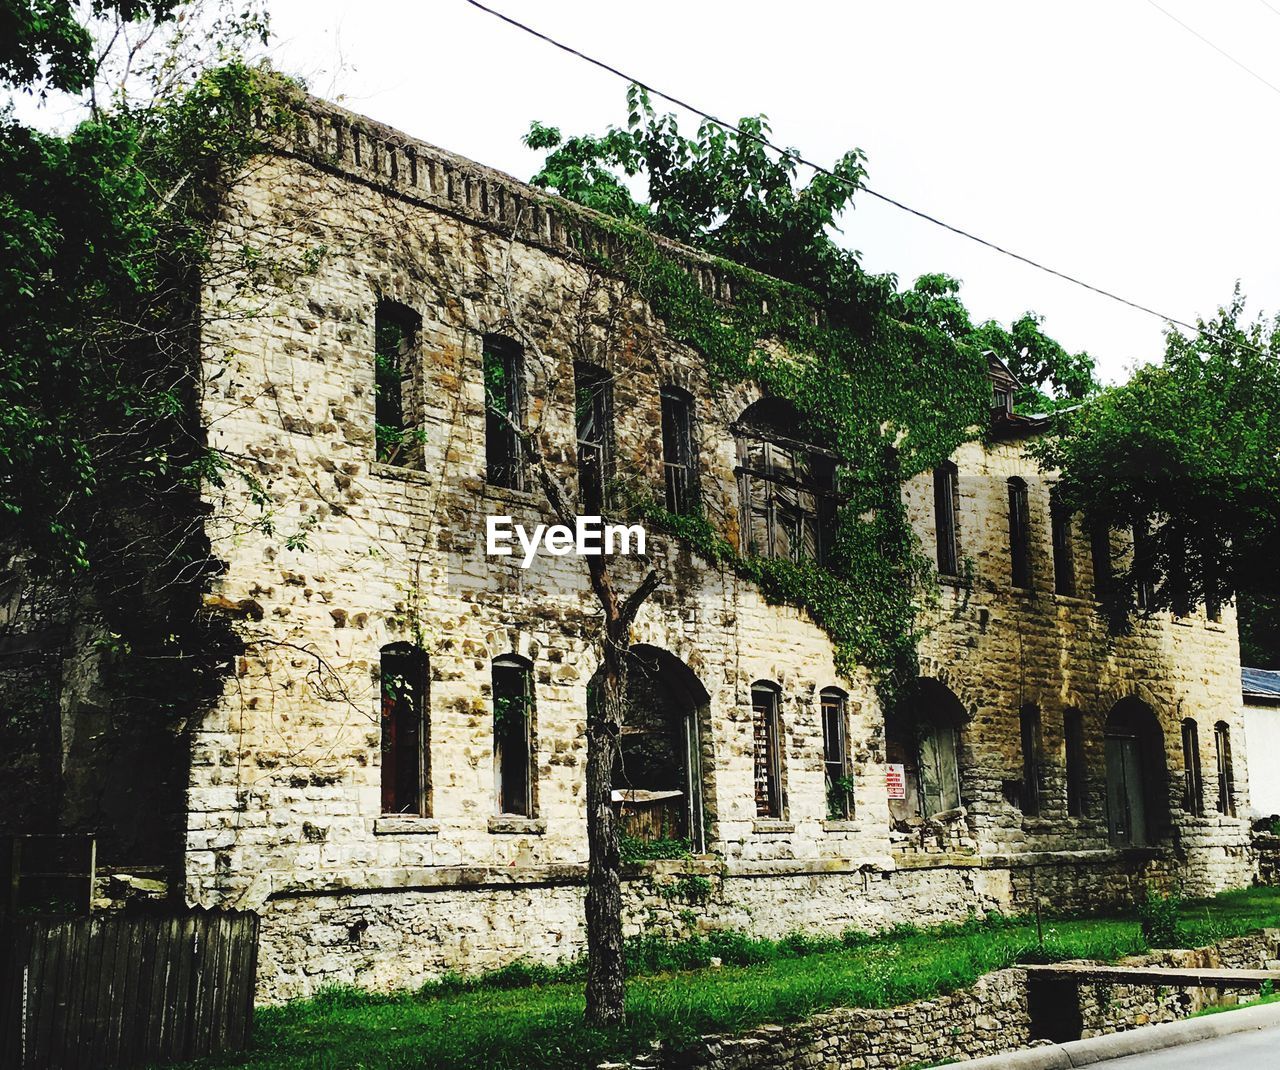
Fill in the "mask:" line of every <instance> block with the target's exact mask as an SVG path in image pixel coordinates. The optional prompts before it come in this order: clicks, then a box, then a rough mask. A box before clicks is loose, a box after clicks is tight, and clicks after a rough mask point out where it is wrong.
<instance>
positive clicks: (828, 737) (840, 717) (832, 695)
mask: <svg viewBox="0 0 1280 1070" xmlns="http://www.w3.org/2000/svg"><path fill="white" fill-rule="evenodd" d="M820 697H821V707H822V760H823V768H824V771H825V773H826V787H827V816H828V817H830V818H836V819H842V818H843V819H848V818H850V817H852V816H853V805H854V804H853V779H852V777H851V776H850V769H849V740H848V698H847V696H846V695H845V693H844V692H843V691H841V690H840V689H839V688H838V687H826V688H823V689H822V695H821V696H820Z"/></svg>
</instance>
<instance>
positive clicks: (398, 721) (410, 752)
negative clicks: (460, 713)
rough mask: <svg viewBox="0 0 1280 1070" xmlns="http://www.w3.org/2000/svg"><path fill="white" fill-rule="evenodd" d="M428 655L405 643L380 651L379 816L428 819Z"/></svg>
mask: <svg viewBox="0 0 1280 1070" xmlns="http://www.w3.org/2000/svg"><path fill="white" fill-rule="evenodd" d="M427 681H428V672H427V655H426V654H425V653H424V652H423V651H422V650H420V649H418V648H417V647H415V646H413V645H411V644H409V643H391V644H389V645H388V646H384V647H383V648H382V656H381V659H380V662H379V685H380V690H381V700H380V704H379V705H380V709H381V712H382V717H381V721H382V812H383V813H384V814H417V815H418V816H419V817H429V816H430V813H431V808H430V792H429V786H430V773H431V766H430V755H431V749H430V738H431V734H430V724H429V721H428V717H427V710H428V706H429V703H428V696H427V687H428V683H427Z"/></svg>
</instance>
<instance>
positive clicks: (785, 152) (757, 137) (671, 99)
mask: <svg viewBox="0 0 1280 1070" xmlns="http://www.w3.org/2000/svg"><path fill="white" fill-rule="evenodd" d="M465 2H466V3H468V4H470V5H471V6H472V7H474V8H476V9H477V10H480V11H483V12H484V13H485V14H487V15H492V16H493V17H494V18H496V19H499V20H500V21H502V22H505V23H507V24H508V25H509V26H514V27H515V28H516V29H517V30H521V31H522V32H524V33H527V34H529V35H530V36H532V37H536V38H538V40H540V41H544V42H546V43H547V44H549V45H551V46H552V47H554V48H558V49H559V50H560V51H561V52H567V53H568V54H569V55H571V56H574V57H575V58H577V59H580V60H582V61H584V62H585V63H589V64H591V65H592V66H593V67H598V68H599V69H600V70H603V71H607V72H608V73H609V74H612V75H614V76H615V77H617V78H621V79H622V80H623V81H626V82H629V83H631V84H633V85H638V86H639V87H640V88H641V89H644V90H645V91H646V92H648V93H650V94H651V95H653V96H655V97H660V98H661V99H662V100H665V101H667V102H668V103H669V104H674V105H675V106H676V107H678V108H683V109H685V110H686V111H689V112H692V113H693V114H694V115H697V116H699V117H700V118H702V119H705V120H706V121H707V122H709V123H712V124H714V125H715V126H718V127H720V128H721V129H722V130H724V131H726V132H728V133H734V134H737V135H738V136H740V137H745V138H748V139H750V140H752V141H755V142H757V143H759V144H760V145H763V146H764V147H765V148H768V149H771V150H772V151H774V152H776V153H778V155H779V156H781V157H782V158H783V159H787V160H791V161H793V162H794V163H797V164H801V165H803V166H805V167H808V168H811V169H812V170H814V171H818V172H821V173H822V174H824V175H827V176H828V177H829V178H833V179H835V180H836V181H837V182H840V183H842V184H843V185H845V186H847V187H848V188H849V189H851V190H854V191H861V192H863V193H866V194H868V195H869V196H872V197H875V198H876V199H878V200H881V201H884V202H885V203H886V204H891V205H893V206H894V207H895V208H899V209H901V210H902V211H904V212H907V213H909V214H911V215H913V216H915V217H916V218H918V219H923V220H925V221H926V222H928V223H932V224H934V226H938V227H941V228H943V229H944V230H948V231H950V232H951V233H952V234H958V235H959V236H960V237H962V238H967V239H968V240H969V241H972V242H977V243H978V244H979V245H983V246H985V247H986V248H988V249H992V250H994V251H995V252H997V253H1001V254H1003V255H1004V256H1007V257H1010V258H1012V259H1014V260H1017V261H1019V262H1021V263H1023V264H1026V265H1028V266H1029V267H1033V268H1036V269H1037V270H1039V271H1043V272H1044V273H1045V274H1047V275H1052V276H1054V277H1055V278H1059V279H1062V280H1063V281H1065V282H1069V283H1071V284H1073V285H1075V286H1080V287H1082V288H1083V289H1086V290H1089V291H1091V292H1092V293H1095V294H1098V295H1099V296H1101V297H1106V298H1109V299H1110V300H1112V301H1116V302H1118V303H1119V304H1122V305H1127V306H1128V307H1129V308H1132V309H1136V310H1137V311H1139V312H1145V313H1146V314H1147V315H1149V316H1154V317H1156V319H1159V320H1163V321H1164V322H1165V323H1172V324H1174V325H1175V326H1177V327H1182V328H1185V329H1186V330H1188V331H1193V332H1194V333H1196V334H1200V335H1204V336H1205V337H1206V338H1212V337H1213V336H1212V335H1211V334H1209V333H1208V332H1207V331H1205V330H1203V329H1202V328H1200V327H1196V326H1194V325H1193V324H1190V323H1187V322H1186V321H1185V320H1180V319H1177V318H1176V317H1174V316H1168V315H1165V314H1164V313H1163V312H1157V311H1156V310H1155V309H1154V308H1150V307H1148V306H1147V305H1144V304H1141V303H1139V302H1137V301H1131V300H1130V299H1129V298H1127V297H1122V296H1121V295H1120V294H1117V293H1113V292H1112V291H1110V290H1106V289H1103V288H1102V287H1100V286H1095V285H1093V283H1090V282H1086V281H1085V280H1084V279H1080V278H1077V277H1076V276H1074V275H1070V274H1067V273H1066V272H1065V271H1059V270H1058V269H1057V268H1053V267H1049V265H1048V264H1042V263H1041V262H1040V261H1038V260H1034V259H1032V258H1031V257H1029V256H1024V255H1023V254H1022V253H1019V252H1015V251H1014V250H1012V249H1007V248H1005V247H1004V246H1002V245H999V244H998V243H996V242H993V241H989V240H987V239H986V238H983V237H980V236H979V235H977V234H973V233H972V232H970V231H967V230H964V229H963V228H962V227H957V226H953V225H952V224H951V223H947V222H946V221H944V220H942V219H939V218H937V217H936V216H932V215H929V213H927V212H922V211H920V209H918V208H912V207H911V206H910V205H907V204H904V203H903V202H902V201H900V200H897V199H896V198H894V197H890V196H889V195H888V194H887V193H881V192H879V191H878V190H874V189H872V188H871V187H870V186H865V185H859V184H858V183H856V182H850V181H849V180H848V179H847V178H845V177H844V176H843V175H838V174H836V173H835V172H834V171H832V170H831V169H830V168H827V167H824V166H822V164H819V163H814V162H813V161H812V160H809V159H806V158H805V157H803V156H801V155H799V154H798V153H796V152H794V151H792V150H791V149H786V148H783V147H782V146H781V145H778V144H775V143H774V142H772V141H770V140H769V139H768V138H766V137H764V136H763V135H761V134H757V133H755V132H754V131H751V130H746V129H743V128H742V127H740V126H738V125H737V124H735V123H730V122H726V121H725V120H724V119H720V118H717V117H716V116H715V115H712V114H711V113H710V112H707V111H704V110H703V109H701V108H699V107H697V106H695V105H693V104H690V103H689V102H688V101H686V100H682V99H680V98H679V97H677V96H673V95H672V94H670V93H664V92H663V91H662V90H661V89H658V88H656V87H655V86H653V85H651V84H650V83H648V82H645V81H644V80H642V79H640V78H636V77H634V76H633V75H630V74H627V73H626V72H625V71H621V70H619V69H618V68H617V67H614V66H612V65H610V64H608V63H606V62H605V61H604V60H600V59H596V58H595V57H594V56H589V55H587V54H586V53H585V52H580V51H579V50H578V49H576V48H574V47H573V46H572V45H567V44H565V43H564V42H563V41H558V40H556V39H555V38H554V37H549V36H548V35H547V34H545V33H543V32H542V31H541V30H536V29H534V28H533V27H532V26H529V25H526V24H525V23H523V22H520V21H519V20H518V19H514V18H512V17H511V16H510V15H506V14H504V13H503V12H501V11H497V10H495V9H494V8H491V7H488V6H487V5H485V4H483V3H481V2H480V0H465ZM1148 2H1150V0H1148ZM1162 10H1163V9H1162ZM1272 88H1275V87H1274V86H1273V87H1272ZM1277 92H1280V90H1277ZM1237 344H1239V345H1242V346H1244V347H1245V348H1248V349H1253V348H1254V347H1252V346H1250V345H1248V344H1247V343H1244V342H1240V343H1237ZM1254 351H1255V352H1261V351H1259V350H1254Z"/></svg>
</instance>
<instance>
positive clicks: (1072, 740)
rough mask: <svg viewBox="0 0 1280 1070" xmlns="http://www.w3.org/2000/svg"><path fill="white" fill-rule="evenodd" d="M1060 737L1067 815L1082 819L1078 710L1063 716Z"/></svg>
mask: <svg viewBox="0 0 1280 1070" xmlns="http://www.w3.org/2000/svg"><path fill="white" fill-rule="evenodd" d="M1062 736H1063V745H1064V749H1065V752H1066V753H1065V759H1066V767H1067V814H1068V816H1070V817H1084V807H1085V777H1086V766H1085V754H1084V715H1083V714H1081V712H1080V711H1079V710H1067V712H1066V713H1065V714H1063V717H1062Z"/></svg>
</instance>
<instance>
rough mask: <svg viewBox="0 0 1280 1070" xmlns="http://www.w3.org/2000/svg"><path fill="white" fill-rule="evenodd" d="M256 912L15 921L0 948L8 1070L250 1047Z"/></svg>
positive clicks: (123, 1063)
mask: <svg viewBox="0 0 1280 1070" xmlns="http://www.w3.org/2000/svg"><path fill="white" fill-rule="evenodd" d="M257 959H258V916H257V915H256V914H249V913H238V912H233V911H204V910H193V911H188V912H183V913H181V914H173V913H172V912H170V913H166V914H98V915H94V916H91V917H87V918H72V919H68V920H56V919H47V918H13V919H10V920H9V921H7V922H6V923H5V927H4V932H3V943H0V1066H3V1067H12V1068H14V1070H28V1068H40V1070H44V1068H57V1070H80V1068H84V1070H90V1068H92V1070H98V1068H106V1067H128V1066H145V1065H147V1064H149V1063H153V1062H164V1061H168V1060H177V1059H192V1058H196V1057H197V1056H201V1055H208V1054H211V1053H213V1052H219V1051H233V1050H236V1049H238V1048H241V1047H243V1046H244V1045H245V1044H246V1043H247V1042H248V1039H249V1034H250V1030H251V1028H252V1024H253V991H254V975H255V973H256V972H257Z"/></svg>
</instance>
